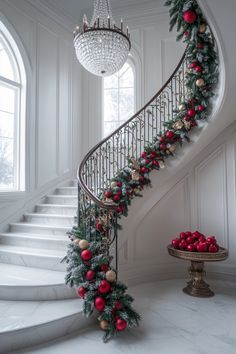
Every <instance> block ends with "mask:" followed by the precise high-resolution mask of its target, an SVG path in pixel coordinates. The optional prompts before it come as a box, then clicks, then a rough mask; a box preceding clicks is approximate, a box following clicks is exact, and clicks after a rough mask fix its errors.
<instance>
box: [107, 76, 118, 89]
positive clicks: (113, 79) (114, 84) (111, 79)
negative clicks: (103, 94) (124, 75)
mask: <svg viewBox="0 0 236 354" xmlns="http://www.w3.org/2000/svg"><path fill="white" fill-rule="evenodd" d="M104 88H105V89H106V88H116V89H117V88H118V74H114V75H111V76H107V77H105V78H104Z"/></svg>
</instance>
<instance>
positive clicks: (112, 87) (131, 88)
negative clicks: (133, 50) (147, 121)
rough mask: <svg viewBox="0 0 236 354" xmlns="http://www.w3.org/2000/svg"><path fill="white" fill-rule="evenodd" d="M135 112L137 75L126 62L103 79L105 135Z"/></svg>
mask: <svg viewBox="0 0 236 354" xmlns="http://www.w3.org/2000/svg"><path fill="white" fill-rule="evenodd" d="M134 112H135V75H134V69H133V66H132V65H131V64H130V63H129V62H126V63H125V64H124V66H123V67H122V68H121V69H120V71H118V72H117V73H116V74H114V75H111V76H108V77H105V78H104V79H103V135H104V136H107V135H108V134H109V133H111V132H112V131H113V130H115V129H116V128H118V127H119V126H120V125H121V124H122V123H124V122H125V121H126V120H127V119H128V118H130V117H131V116H132V115H133V114H134Z"/></svg>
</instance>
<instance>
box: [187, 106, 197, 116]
mask: <svg viewBox="0 0 236 354" xmlns="http://www.w3.org/2000/svg"><path fill="white" fill-rule="evenodd" d="M195 115H196V112H195V110H194V109H193V108H190V109H189V110H188V116H189V117H194V116H195Z"/></svg>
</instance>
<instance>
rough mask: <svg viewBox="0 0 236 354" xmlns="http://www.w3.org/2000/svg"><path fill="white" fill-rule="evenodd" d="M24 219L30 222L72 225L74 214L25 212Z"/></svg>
mask: <svg viewBox="0 0 236 354" xmlns="http://www.w3.org/2000/svg"><path fill="white" fill-rule="evenodd" d="M24 221H25V222H29V223H32V224H34V223H35V224H43V225H51V224H53V225H56V226H68V227H72V226H73V225H74V223H75V217H74V215H60V214H59V215H56V214H39V213H25V214H24Z"/></svg>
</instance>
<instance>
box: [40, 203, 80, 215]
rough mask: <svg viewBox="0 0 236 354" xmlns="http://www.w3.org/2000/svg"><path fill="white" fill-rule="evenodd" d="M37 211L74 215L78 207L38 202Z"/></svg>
mask: <svg viewBox="0 0 236 354" xmlns="http://www.w3.org/2000/svg"><path fill="white" fill-rule="evenodd" d="M35 212H36V213H43V214H56V215H59V214H60V215H74V216H76V212H77V207H76V206H75V205H64V204H58V205H57V204H37V205H36V207H35Z"/></svg>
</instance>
